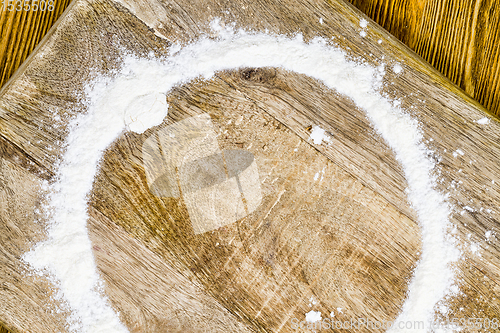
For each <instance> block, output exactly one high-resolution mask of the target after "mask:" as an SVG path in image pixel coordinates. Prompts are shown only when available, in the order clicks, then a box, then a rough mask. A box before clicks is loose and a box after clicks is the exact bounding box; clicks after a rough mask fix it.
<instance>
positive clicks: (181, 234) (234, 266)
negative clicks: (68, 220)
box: [0, 0, 500, 333]
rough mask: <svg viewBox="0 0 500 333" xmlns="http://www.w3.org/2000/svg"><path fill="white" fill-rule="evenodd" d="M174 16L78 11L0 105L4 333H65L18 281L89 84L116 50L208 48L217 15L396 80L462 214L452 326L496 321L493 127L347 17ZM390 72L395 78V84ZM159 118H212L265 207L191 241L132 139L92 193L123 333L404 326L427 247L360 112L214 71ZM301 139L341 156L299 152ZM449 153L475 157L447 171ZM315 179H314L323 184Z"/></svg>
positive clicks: (36, 284)
mask: <svg viewBox="0 0 500 333" xmlns="http://www.w3.org/2000/svg"><path fill="white" fill-rule="evenodd" d="M165 3H166V2H164V1H157V0H134V1H127V0H122V1H120V2H117V1H109V0H78V1H77V2H75V3H73V4H72V7H71V8H70V10H69V11H68V14H67V15H64V16H63V18H62V20H61V21H60V23H59V25H58V27H57V29H55V31H54V33H53V35H52V36H51V38H50V39H49V40H47V43H46V44H45V45H43V46H42V47H41V49H40V50H39V52H41V53H43V56H40V57H38V56H37V57H33V58H31V60H30V61H29V62H28V63H27V64H26V66H25V68H24V69H23V70H22V71H21V72H20V73H19V75H17V76H16V77H15V78H14V80H13V81H12V84H10V85H9V86H8V87H7V88H6V89H4V90H3V92H2V94H1V95H0V136H1V139H2V140H0V151H1V157H2V158H1V159H0V161H1V163H0V180H1V181H0V198H1V200H0V217H1V218H0V230H1V232H0V281H2V282H3V285H2V288H1V289H0V315H1V317H0V322H2V323H5V324H6V326H7V327H8V328H10V329H13V330H14V331H16V330H17V331H28V332H56V331H64V323H65V317H64V314H59V315H54V314H51V312H50V311H49V310H48V309H52V308H53V307H54V306H55V304H53V301H52V300H51V299H50V295H51V292H53V291H52V290H51V288H50V285H49V284H48V282H47V281H45V280H43V279H40V278H36V277H27V276H26V275H25V274H24V271H23V265H22V262H21V260H20V258H21V256H22V254H23V253H25V252H26V251H27V250H28V249H29V248H30V246H32V245H33V244H35V243H36V242H37V241H39V240H40V239H42V238H43V237H44V235H43V223H40V222H35V220H36V218H37V217H40V216H39V215H37V213H36V211H37V209H40V207H41V205H42V204H43V202H44V196H43V195H42V194H41V193H39V192H38V191H36V189H38V187H39V186H40V184H41V183H42V181H43V180H49V181H51V180H54V179H53V178H54V174H55V173H56V172H57V162H58V160H59V159H60V158H61V155H62V153H63V147H62V145H61V144H60V142H63V141H64V140H65V138H66V135H67V126H68V120H69V119H71V118H73V117H75V116H76V115H77V114H80V113H82V112H85V110H86V109H85V106H84V105H83V104H82V103H81V96H83V92H84V90H85V87H86V84H87V83H88V82H89V80H91V79H92V78H93V77H95V75H99V74H101V75H105V74H106V73H109V72H110V71H111V70H112V69H115V68H116V67H117V66H118V64H119V60H120V57H121V56H122V55H123V50H124V49H128V50H130V52H133V53H134V54H137V55H145V54H149V53H150V52H153V54H157V55H164V54H165V53H166V52H167V51H168V48H169V45H170V43H169V42H171V41H176V42H186V41H190V40H194V39H196V38H197V37H199V36H200V35H202V34H204V33H209V22H210V21H211V20H212V19H213V18H214V17H220V18H221V20H222V22H235V23H236V27H237V28H239V27H243V28H246V29H253V30H257V31H265V30H268V31H269V32H271V33H280V34H289V35H292V34H294V33H296V32H301V33H302V34H303V35H304V38H305V39H306V40H310V39H311V38H313V37H316V36H322V37H325V38H334V39H335V41H336V42H337V43H338V44H339V46H340V47H342V48H343V49H345V50H346V52H347V53H348V54H349V56H352V57H354V58H355V59H359V60H361V59H362V60H364V61H366V62H367V63H368V64H370V65H373V66H376V65H380V64H381V63H385V64H388V66H387V74H386V78H385V88H384V92H385V93H386V94H387V95H388V96H391V97H394V98H398V99H400V100H401V103H402V107H403V108H404V109H405V110H407V112H408V113H409V114H411V116H413V117H414V118H415V119H416V120H417V121H418V122H419V123H420V124H421V127H420V128H421V131H422V133H423V136H424V137H425V139H430V138H432V139H433V141H432V142H431V141H428V142H427V144H428V145H429V148H430V149H432V150H433V151H435V152H436V154H437V155H439V156H440V157H441V159H440V163H439V166H438V169H439V171H440V172H441V174H440V177H441V181H440V182H439V183H438V184H437V185H436V186H437V188H438V189H439V190H440V191H442V192H449V202H450V205H452V206H453V207H455V210H454V211H453V213H452V214H451V216H450V219H451V221H452V222H453V224H454V225H455V226H456V227H457V233H456V237H457V239H458V242H459V243H460V244H461V246H462V247H463V250H464V258H463V260H462V261H460V262H459V263H458V264H457V285H458V287H459V288H460V290H461V293H460V294H459V295H458V296H457V297H455V298H453V299H452V300H451V306H450V313H449V314H448V315H449V316H451V317H452V318H470V317H477V318H484V317H488V318H495V317H498V314H499V313H500V300H499V299H498V294H500V246H499V245H498V240H497V236H496V235H498V234H499V233H500V227H499V223H498V213H499V211H498V202H499V201H500V167H499V165H498V163H497V161H498V159H499V158H500V143H499V141H500V140H499V133H500V123H498V122H497V121H494V120H492V122H491V123H490V124H489V125H487V126H480V125H478V124H476V123H475V122H474V121H476V120H477V119H480V118H482V117H484V116H485V110H484V109H483V108H481V106H480V105H478V103H476V102H475V101H473V100H472V99H470V98H469V97H468V96H467V95H465V94H464V93H463V92H462V91H461V90H459V89H458V88H457V87H456V86H455V85H453V84H451V83H450V82H449V81H448V80H446V79H445V78H444V77H443V76H442V75H441V74H440V73H439V72H437V71H436V70H435V69H433V68H431V67H430V66H429V65H428V64H427V63H426V62H424V61H423V60H421V59H420V58H419V57H417V56H416V55H415V54H414V53H413V52H412V51H410V50H409V49H408V48H406V47H404V46H403V45H402V44H400V43H399V42H398V41H397V40H396V39H395V38H393V37H392V36H390V35H389V34H388V33H387V32H386V31H384V30H383V29H381V28H379V27H377V26H374V25H372V26H369V27H368V28H367V29H366V32H367V36H366V37H364V38H363V37H361V36H360V31H361V27H360V19H361V14H360V13H359V11H357V10H355V9H354V8H352V7H351V6H348V5H347V4H346V3H345V2H343V1H331V2H325V1H322V0H308V1H293V2H291V1H290V2H287V1H283V0H268V1H265V2H247V1H230V2H229V1H228V2H223V3H221V2H217V1H208V0H206V1H205V0H202V1H201V0H200V1H196V2H186V1H180V0H179V1H176V0H169V1H168V4H167V5H166V4H165ZM320 18H321V19H322V22H323V24H321V23H320V22H321V21H320ZM167 40H168V41H169V42H168V41H167ZM378 40H382V43H380V44H379V43H378ZM395 62H399V63H401V64H402V66H403V72H402V73H400V74H397V73H395V72H394V71H392V69H391V68H392V65H393V64H394V63H395ZM167 101H168V102H169V105H170V109H169V115H168V117H167V118H166V119H165V121H164V124H162V126H164V125H169V124H172V123H174V122H176V121H179V120H181V119H183V118H186V117H190V116H194V115H197V114H201V113H205V114H209V115H210V116H211V119H212V121H213V123H214V130H215V131H216V132H217V133H218V134H219V136H218V137H219V138H220V145H221V147H223V148H225V149H236V148H238V149H247V150H249V151H250V152H251V153H252V154H253V155H254V156H255V159H256V161H257V163H258V165H259V175H260V177H261V178H260V181H261V186H262V194H263V200H262V206H260V207H259V208H258V209H257V210H256V211H255V212H254V213H252V214H250V215H248V216H247V217H245V218H243V219H241V220H239V221H237V222H235V223H233V224H231V225H227V226H225V227H223V228H220V229H217V230H214V232H210V233H205V234H199V235H197V234H194V233H193V231H192V228H191V224H190V223H191V221H190V220H189V216H187V214H186V208H185V204H184V203H183V201H182V200H180V199H179V200H177V199H173V198H158V197H155V196H154V195H152V194H151V193H150V192H149V190H148V187H147V184H146V180H145V178H146V175H145V170H144V163H143V161H142V155H141V147H142V143H143V142H144V141H145V140H146V139H147V138H148V136H149V135H150V134H152V133H153V132H154V129H151V130H149V131H147V132H146V133H144V134H141V135H139V134H134V133H130V132H126V133H123V135H121V136H120V137H119V138H118V139H117V140H116V141H115V142H114V143H113V144H112V145H111V146H110V147H109V148H108V149H107V151H106V153H105V156H104V158H103V160H102V163H101V166H100V170H99V172H98V175H97V177H96V179H95V182H94V185H93V190H92V193H91V195H90V200H89V215H90V218H89V221H88V229H89V235H90V238H91V240H92V244H93V251H94V255H95V258H96V263H97V265H98V269H99V272H100V273H101V276H102V277H103V280H104V281H105V292H106V294H107V296H108V297H109V300H110V302H111V304H112V306H113V307H114V309H115V310H117V311H119V313H120V318H121V320H122V321H123V322H124V323H125V324H126V325H127V326H128V328H129V329H130V331H131V332H162V333H163V332H292V331H293V330H292V328H291V326H290V319H291V318H293V317H297V318H300V319H304V314H305V313H306V312H308V311H310V310H312V309H314V310H318V311H321V312H322V313H323V314H324V315H328V314H329V313H330V311H334V310H336V308H337V307H341V308H343V309H344V313H343V314H342V316H340V315H339V317H340V319H341V320H349V319H351V318H358V317H365V316H370V317H371V318H373V319H374V320H377V319H378V320H382V319H389V320H391V319H394V318H395V316H396V315H397V313H398V312H399V310H400V309H401V304H402V302H403V300H404V296H405V292H406V290H407V282H408V281H407V278H408V276H409V274H411V270H412V268H413V267H414V265H415V264H416V262H417V260H418V256H419V255H418V253H419V251H420V233H419V228H418V224H417V220H416V218H415V213H414V211H413V210H412V208H411V207H410V205H409V204H408V202H407V199H406V194H405V188H406V181H405V179H404V175H403V172H402V170H401V167H400V165H399V164H398V162H397V160H396V159H395V156H394V153H393V151H392V150H391V149H390V148H389V147H388V145H387V143H385V142H384V141H383V140H382V139H381V138H380V136H379V135H378V134H377V133H376V132H375V131H374V130H373V128H372V127H371V125H370V123H369V121H368V119H367V118H366V117H365V115H364V114H363V112H362V111H361V110H360V109H359V108H357V107H356V106H355V105H353V103H352V101H350V100H349V99H347V98H345V97H343V96H339V95H338V94H337V93H335V92H334V91H331V90H329V89H327V88H326V87H325V86H324V85H322V84H321V83H320V82H317V81H316V80H314V79H312V78H310V77H306V76H304V75H298V74H296V73H290V72H286V71H283V70H281V69H273V68H264V69H239V70H232V71H224V72H219V73H217V75H216V76H215V77H214V78H213V79H211V80H208V81H204V82H190V83H187V84H184V85H182V86H178V87H176V88H175V89H173V91H171V92H170V93H169V94H168V96H167ZM436 114H439V117H436ZM312 125H320V126H321V127H322V128H324V129H325V130H326V131H327V133H328V135H329V137H330V138H331V140H332V144H331V145H329V146H326V145H315V144H314V143H313V142H312V141H311V140H309V139H308V138H309V136H310V133H311V127H312ZM458 148H460V149H462V150H463V151H464V152H466V155H465V156H457V157H455V156H453V152H454V151H455V150H456V149H458ZM295 149H297V150H295ZM436 158H437V156H436ZM459 169H460V172H459V171H458V170H459ZM321 170H324V175H325V179H324V180H322V181H319V182H315V181H314V174H315V172H318V171H321ZM492 180H494V181H495V183H492ZM457 184H460V185H459V188H458V189H455V188H456V186H457ZM464 205H468V206H469V207H471V208H472V209H473V210H474V211H473V212H470V211H465V210H463V209H462V207H463V206H464ZM488 209H491V211H492V212H491V213H489V212H488ZM487 230H492V232H493V235H494V236H493V238H491V239H490V240H487V239H486V238H485V231H487ZM471 242H474V244H476V245H477V246H478V247H479V248H480V249H481V256H478V255H475V254H473V253H472V252H471V250H470V247H471ZM312 296H314V297H315V299H316V300H317V301H318V303H317V304H315V307H312V306H311V307H310V306H309V304H308V303H309V300H310V298H311V297H312ZM461 307H464V308H465V309H464V311H461V310H460V308H461ZM364 331H370V330H364ZM372 331H376V330H372Z"/></svg>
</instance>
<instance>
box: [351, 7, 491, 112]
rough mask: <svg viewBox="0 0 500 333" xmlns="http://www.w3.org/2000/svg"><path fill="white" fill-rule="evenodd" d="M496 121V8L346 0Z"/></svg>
mask: <svg viewBox="0 0 500 333" xmlns="http://www.w3.org/2000/svg"><path fill="white" fill-rule="evenodd" d="M349 2H350V3H352V4H353V5H354V6H356V7H357V8H359V9H360V10H361V11H362V12H363V13H365V14H366V15H368V16H369V17H371V18H372V19H373V20H374V21H375V22H377V23H378V24H380V25H381V26H382V27H384V28H385V29H387V31H389V32H390V33H391V34H393V35H394V36H396V37H397V38H398V39H399V40H401V41H402V42H403V43H405V44H406V45H407V46H409V47H410V48H411V49H412V50H414V51H415V52H416V53H418V54H419V55H420V56H422V57H423V58H424V59H425V60H427V61H429V63H430V64H431V65H433V66H434V67H435V68H437V69H438V70H439V71H440V72H441V73H443V74H444V75H446V77H448V78H449V79H450V80H451V81H453V82H455V83H456V84H457V85H459V86H460V87H461V88H462V89H464V90H465V91H466V92H467V93H468V94H469V95H470V96H472V97H474V98H475V99H476V100H478V101H479V102H480V103H482V104H483V105H484V106H485V107H486V108H487V109H489V110H490V111H491V112H493V113H495V114H496V115H500V94H499V89H500V62H499V59H500V58H499V57H500V46H499V45H500V7H499V6H498V5H497V3H496V2H495V1H493V0H480V1H471V0H468V1H463V0H452V1H427V0H419V1H412V0H409V1H406V0H368V1H367V0H349Z"/></svg>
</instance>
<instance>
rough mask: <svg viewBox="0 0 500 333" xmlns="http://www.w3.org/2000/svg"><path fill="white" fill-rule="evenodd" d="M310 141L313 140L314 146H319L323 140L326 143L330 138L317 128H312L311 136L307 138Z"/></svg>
mask: <svg viewBox="0 0 500 333" xmlns="http://www.w3.org/2000/svg"><path fill="white" fill-rule="evenodd" d="M309 139H310V140H313V142H314V144H315V145H320V144H322V143H323V140H324V141H326V142H330V138H329V137H328V135H327V134H326V131H325V130H324V129H322V128H321V127H319V126H314V127H313V128H312V131H311V135H310V136H309Z"/></svg>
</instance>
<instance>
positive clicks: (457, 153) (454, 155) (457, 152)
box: [453, 149, 465, 158]
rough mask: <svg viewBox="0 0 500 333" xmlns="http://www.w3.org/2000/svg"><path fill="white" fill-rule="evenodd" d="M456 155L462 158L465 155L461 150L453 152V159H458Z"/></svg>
mask: <svg viewBox="0 0 500 333" xmlns="http://www.w3.org/2000/svg"><path fill="white" fill-rule="evenodd" d="M458 155H460V156H464V155H465V153H464V152H463V151H462V150H461V149H457V150H455V151H454V152H453V157H455V158H457V157H458Z"/></svg>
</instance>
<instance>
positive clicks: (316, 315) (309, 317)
mask: <svg viewBox="0 0 500 333" xmlns="http://www.w3.org/2000/svg"><path fill="white" fill-rule="evenodd" d="M306 321H307V322H309V323H315V322H317V321H321V312H319V311H309V312H308V313H306Z"/></svg>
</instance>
